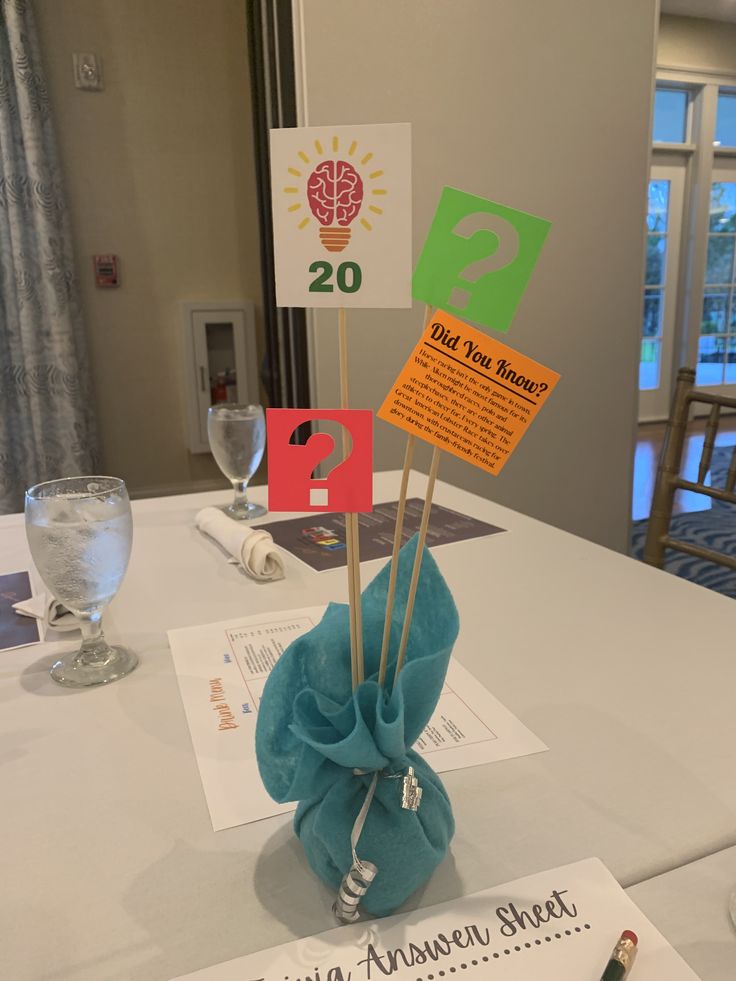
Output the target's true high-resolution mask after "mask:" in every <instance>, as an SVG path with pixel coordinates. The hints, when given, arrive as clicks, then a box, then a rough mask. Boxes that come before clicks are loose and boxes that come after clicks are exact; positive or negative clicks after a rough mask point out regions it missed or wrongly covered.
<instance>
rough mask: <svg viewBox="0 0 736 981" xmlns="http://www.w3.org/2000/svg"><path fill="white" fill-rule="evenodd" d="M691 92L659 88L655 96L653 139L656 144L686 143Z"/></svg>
mask: <svg viewBox="0 0 736 981" xmlns="http://www.w3.org/2000/svg"><path fill="white" fill-rule="evenodd" d="M688 104H689V92H688V90H687V89H675V88H669V87H666V88H665V87H664V86H659V85H658V86H657V89H656V92H655V94H654V121H653V125H652V139H653V140H654V142H655V143H685V141H686V139H687V117H688Z"/></svg>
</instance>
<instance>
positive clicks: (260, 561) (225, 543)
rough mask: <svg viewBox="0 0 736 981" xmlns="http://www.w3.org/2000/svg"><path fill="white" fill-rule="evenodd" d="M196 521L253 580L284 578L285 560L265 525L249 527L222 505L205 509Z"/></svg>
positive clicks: (200, 512)
mask: <svg viewBox="0 0 736 981" xmlns="http://www.w3.org/2000/svg"><path fill="white" fill-rule="evenodd" d="M194 520H195V523H196V525H197V527H198V528H199V530H200V531H202V532H204V533H205V535H209V537H210V538H214V540H215V541H216V542H217V543H218V544H219V545H222V547H223V548H224V549H225V551H226V552H229V553H230V555H232V557H233V560H234V561H235V562H238V563H239V564H240V565H242V567H243V569H244V570H245V572H247V573H248V575H249V576H251V577H252V578H253V579H258V580H260V581H261V582H269V581H272V580H274V579H283V578H284V576H285V570H284V560H283V558H282V556H281V554H280V553H279V551H278V549H277V548H276V546H275V545H274V543H273V538H272V537H271V535H270V534H269V533H268V532H267V531H265V530H264V529H263V528H248V527H247V526H245V525H243V524H241V523H240V522H238V521H233V519H232V518H228V516H227V515H226V514H224V513H223V512H222V511H220V510H219V509H218V508H202V510H201V511H199V512H198V513H197V516H196V517H195V519H194Z"/></svg>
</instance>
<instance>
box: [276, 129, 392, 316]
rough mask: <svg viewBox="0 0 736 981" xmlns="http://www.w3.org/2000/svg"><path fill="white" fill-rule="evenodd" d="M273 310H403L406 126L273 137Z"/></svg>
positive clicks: (296, 131)
mask: <svg viewBox="0 0 736 981" xmlns="http://www.w3.org/2000/svg"><path fill="white" fill-rule="evenodd" d="M271 194H272V208H273V228H274V258H275V267H276V302H277V303H278V304H279V306H301V307H303V306H306V307H408V306H411V290H410V281H411V128H410V126H409V124H408V123H387V124H384V125H367V126H330V127H306V128H301V129H277V130H271Z"/></svg>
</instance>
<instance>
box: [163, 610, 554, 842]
mask: <svg viewBox="0 0 736 981" xmlns="http://www.w3.org/2000/svg"><path fill="white" fill-rule="evenodd" d="M324 610H325V607H323V606H317V607H307V608H305V609H300V610H287V611H284V612H282V613H268V614H263V615H258V616H252V617H244V618H241V619H237V620H228V621H225V622H222V623H214V624H209V625H206V626H201V627H186V628H182V629H179V630H170V631H169V635H168V636H169V643H170V645H171V653H172V656H173V659H174V668H175V670H176V675H177V679H178V682H179V690H180V692H181V697H182V701H183V703H184V710H185V712H186V716H187V722H188V724H189V731H190V733H191V736H192V743H193V745H194V752H195V755H196V758H197V765H198V767H199V774H200V777H201V779H202V785H203V787H204V792H205V797H206V798H207V806H208V808H209V812H210V817H211V819H212V826H213V828H214V830H215V831H222V830H224V829H225V828H232V827H235V826H236V825H238V824H247V823H249V822H250V821H258V820H260V819H261V818H266V817H271V816H272V815H274V814H283V813H285V812H287V811H291V810H294V808H295V805H294V804H291V803H290V804H277V803H275V802H274V801H273V800H271V798H270V797H269V796H268V794H267V793H266V790H265V788H264V786H263V784H262V783H261V778H260V774H259V773H258V766H257V763H256V747H255V731H256V717H257V713H258V705H259V702H260V699H261V694H262V692H263V686H264V685H265V683H266V679H267V678H268V674H269V672H270V670H271V668H272V667H273V666H274V664H275V663H276V661H277V660H278V659H279V657H280V656H281V654H283V652H284V651H285V650H286V648H287V647H288V646H289V644H290V643H291V642H292V641H293V640H295V639H296V638H297V637H300V636H301V635H302V634H305V633H307V632H308V631H309V630H311V629H312V627H315V626H316V625H317V624H318V623H319V621H320V620H321V618H322V614H323V613H324ZM414 748H415V749H416V750H417V751H418V752H420V753H421V754H422V755H423V756H426V757H427V760H428V761H429V762H430V763H431V765H432V767H433V768H434V769H435V770H436V771H438V772H439V773H442V772H444V771H446V770H459V769H462V768H463V767H468V766H476V765H477V764H480V763H492V762H495V761H496V760H506V759H511V758H512V757H515V756H527V755H529V754H531V753H539V752H542V751H543V750H546V749H547V747H546V746H545V745H544V743H543V742H542V741H541V740H540V739H538V738H537V737H536V736H535V735H534V733H532V732H530V730H529V729H527V727H526V726H525V725H523V723H522V722H520V721H519V719H517V718H516V716H514V715H513V714H512V713H511V712H509V711H508V709H506V708H504V706H503V705H501V703H500V702H499V701H498V700H497V699H495V698H494V697H493V695H491V694H490V692H488V691H486V689H485V688H483V686H482V685H480V684H478V682H477V681H476V680H475V678H474V677H473V676H472V675H471V674H470V673H469V672H468V671H466V670H465V668H464V667H463V666H462V665H461V664H458V662H457V661H455V660H454V659H453V660H451V661H450V667H449V669H448V672H447V678H446V680H445V685H444V688H443V690H442V694H441V695H440V699H439V702H438V703H437V708H436V709H435V712H434V714H433V715H432V718H431V719H430V721H429V723H428V725H427V726H426V728H425V729H424V732H423V733H422V735H421V736H420V738H419V740H418V741H417V743H416V745H415V747H414Z"/></svg>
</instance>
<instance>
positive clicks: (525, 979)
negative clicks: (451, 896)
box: [175, 858, 698, 981]
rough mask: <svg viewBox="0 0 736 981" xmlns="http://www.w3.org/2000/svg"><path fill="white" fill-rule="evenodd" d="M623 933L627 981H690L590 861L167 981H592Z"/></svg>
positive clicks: (683, 966) (632, 906) (640, 915)
mask: <svg viewBox="0 0 736 981" xmlns="http://www.w3.org/2000/svg"><path fill="white" fill-rule="evenodd" d="M624 929H626V930H633V931H634V932H635V933H636V934H637V937H638V939H639V948H638V954H637V959H636V963H635V964H634V968H633V971H632V981H698V977H697V975H696V974H695V973H694V972H693V971H692V970H691V968H689V967H688V965H687V964H686V963H685V961H684V960H683V959H682V958H681V957H680V955H679V954H678V953H677V951H675V950H674V949H673V948H672V947H671V946H670V944H668V943H667V941H666V940H665V938H664V937H663V936H662V934H661V933H659V931H658V930H657V929H656V928H655V927H654V926H653V925H652V924H651V923H650V922H649V920H648V919H647V918H646V917H645V916H644V914H643V913H642V912H641V910H640V909H639V908H638V907H637V906H636V905H635V904H634V903H633V902H632V900H631V899H629V897H628V896H627V895H626V893H625V892H624V891H623V889H622V888H621V886H620V885H619V884H618V883H617V882H616V880H615V879H614V877H613V876H612V875H611V873H610V872H609V871H608V869H607V868H606V867H605V865H604V864H603V863H602V862H601V861H600V860H599V859H597V858H588V859H584V860H583V861H582V862H574V863H573V864H572V865H564V866H562V867H561V868H557V869H550V870H549V871H546V872H539V873H537V874H536V875H529V876H526V877H525V878H523V879H516V881H514V882H507V883H505V884H504V885H500V886H494V887H493V888H492V889H486V890H485V891H483V892H476V893H474V894H473V895H470V896H463V897H461V898H459V899H455V900H452V901H451V902H449V903H441V904H440V905H438V906H429V907H426V908H425V909H417V910H412V911H410V912H407V913H400V914H398V915H396V916H389V917H386V918H385V919H380V920H369V921H366V922H362V923H356V924H354V925H350V926H340V927H337V928H336V929H333V930H328V931H327V932H326V933H321V934H318V935H317V936H316V937H306V938H305V939H303V940H293V941H291V943H287V944H283V945H282V946H281V947H272V948H271V949H270V950H262V951H259V952H258V953H255V954H248V955H246V956H245V957H238V958H237V959H235V960H232V961H227V962H226V963H224V964H218V965H216V966H214V967H210V968H205V970H203V971H195V973H194V974H187V975H186V979H185V978H177V979H175V981H187V979H188V981H378V979H381V978H386V977H391V978H395V979H396V981H435V979H436V981H487V979H488V978H494V979H495V981H596V979H598V978H600V977H601V975H602V974H603V971H604V969H605V967H606V963H607V961H608V958H609V957H610V954H611V951H612V949H613V946H614V944H615V943H616V941H617V940H618V938H619V936H620V934H621V931H622V930H624Z"/></svg>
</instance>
